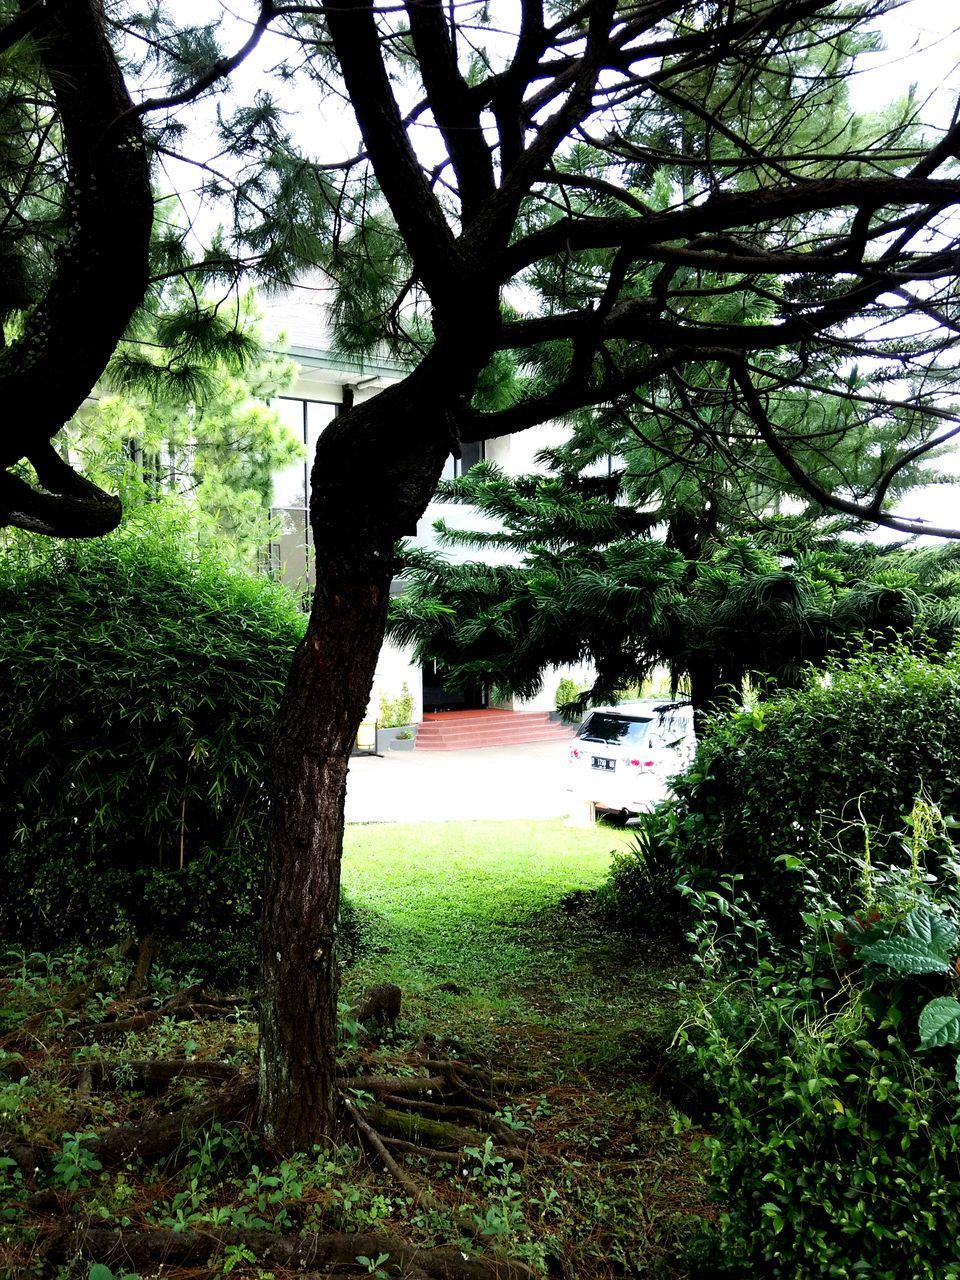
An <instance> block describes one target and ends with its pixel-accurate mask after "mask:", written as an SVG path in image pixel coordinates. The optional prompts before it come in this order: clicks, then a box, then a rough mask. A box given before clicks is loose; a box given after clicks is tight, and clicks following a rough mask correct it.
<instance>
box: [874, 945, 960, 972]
mask: <svg viewBox="0 0 960 1280" xmlns="http://www.w3.org/2000/svg"><path fill="white" fill-rule="evenodd" d="M860 954H861V955H862V956H863V957H864V959H866V960H870V961H872V962H873V963H874V964H883V965H886V966H887V968H888V969H893V970H894V972H896V973H943V972H944V971H945V970H947V969H949V968H950V957H949V956H947V955H944V954H943V952H942V951H940V950H939V949H938V948H936V947H934V946H933V945H932V944H931V943H929V942H924V941H923V940H922V939H920V938H884V939H883V941H881V942H872V943H871V944H870V945H869V946H868V947H863V949H862V950H861V952H860Z"/></svg>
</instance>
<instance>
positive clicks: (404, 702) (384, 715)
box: [377, 681, 413, 729]
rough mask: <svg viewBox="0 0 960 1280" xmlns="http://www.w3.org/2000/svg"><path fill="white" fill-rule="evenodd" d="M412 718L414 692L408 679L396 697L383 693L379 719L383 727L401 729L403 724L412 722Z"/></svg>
mask: <svg viewBox="0 0 960 1280" xmlns="http://www.w3.org/2000/svg"><path fill="white" fill-rule="evenodd" d="M412 720H413V694H412V693H411V692H410V686H409V685H408V684H407V682H406V681H404V682H403V685H402V686H401V688H400V694H399V696H398V697H396V698H390V697H388V696H387V694H385V693H381V695H380V715H379V717H378V720H377V723H378V724H379V725H380V728H381V729H399V728H400V727H401V726H403V725H407V724H410V723H411V721H412Z"/></svg>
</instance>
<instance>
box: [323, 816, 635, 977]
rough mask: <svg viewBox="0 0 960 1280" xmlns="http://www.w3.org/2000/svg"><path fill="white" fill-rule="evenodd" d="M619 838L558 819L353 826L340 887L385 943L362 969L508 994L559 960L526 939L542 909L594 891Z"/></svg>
mask: <svg viewBox="0 0 960 1280" xmlns="http://www.w3.org/2000/svg"><path fill="white" fill-rule="evenodd" d="M621 842H622V836H621V835H620V833H619V832H616V831H613V830H611V829H607V828H601V827H597V828H595V829H594V830H574V829H571V828H569V827H565V826H564V825H563V824H562V822H560V821H559V820H557V821H554V822H444V823H424V824H422V825H420V826H408V825H383V824H376V825H370V826H352V827H348V828H347V832H346V836H345V839H344V859H343V887H344V889H345V891H346V893H347V895H348V897H350V899H351V900H352V901H354V902H355V903H356V904H357V905H358V907H359V908H360V910H361V911H362V912H366V913H368V914H369V915H370V916H371V920H370V926H369V927H370V929H371V931H372V933H374V934H375V935H376V940H377V944H378V956H376V957H370V958H368V960H367V961H366V962H365V963H364V965H363V966H362V974H363V977H364V978H365V979H366V980H368V981H387V980H390V981H395V982H397V984H398V985H399V986H401V987H404V988H405V989H407V990H409V991H413V992H422V991H425V990H427V989H429V988H430V987H432V986H436V985H437V984H438V983H443V982H456V983H457V984H458V985H466V986H468V987H473V986H475V985H477V984H481V985H482V986H483V989H484V990H485V992H486V993H487V994H489V995H491V996H492V995H504V994H506V993H508V992H509V991H510V990H511V988H512V987H513V986H514V985H515V984H516V982H517V981H518V980H523V981H526V980H529V979H531V978H534V977H536V975H537V974H540V973H542V972H543V971H544V970H545V969H549V968H550V967H551V965H552V964H553V962H554V961H555V960H556V956H555V955H554V954H553V953H552V952H549V951H548V952H544V950H543V949H542V948H540V949H536V948H532V947H531V946H530V942H529V934H530V931H531V929H532V928H534V921H535V919H536V917H537V916H538V914H539V913H542V912H543V911H544V910H545V909H546V908H548V907H551V906H555V905H556V903H558V902H559V901H560V899H561V898H563V897H564V896H565V895H566V894H569V893H572V892H574V891H576V890H588V889H594V888H596V886H597V885H598V884H600V882H601V881H602V880H603V878H604V876H605V874H606V872H607V869H608V868H609V866H610V851H611V849H612V848H613V847H614V846H615V845H616V844H618V843H621ZM384 948H386V952H385V953H384V951H383V949H384ZM380 956H382V957H383V958H382V959H381V958H380ZM378 974H379V975H380V976H379V977H378V976H377V975H378Z"/></svg>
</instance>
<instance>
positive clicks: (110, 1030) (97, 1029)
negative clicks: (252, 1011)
mask: <svg viewBox="0 0 960 1280" xmlns="http://www.w3.org/2000/svg"><path fill="white" fill-rule="evenodd" d="M117 1007H118V1008H122V1007H123V1006H122V1005H118V1006H117ZM239 1009H240V1001H239V999H238V998H237V997H235V996H213V995H209V994H207V993H206V992H204V991H203V990H202V989H201V988H199V987H187V988H186V989H185V990H184V991H178V992H177V994H176V995H175V996H171V997H170V999H169V1000H167V1001H165V1002H164V1003H163V1004H162V1005H160V1006H159V1008H156V1009H144V1010H142V1011H141V1012H140V1013H134V1014H131V1015H130V1016H129V1017H125V1018H109V1019H105V1020H104V1021H102V1022H85V1023H81V1025H80V1026H78V1027H75V1028H74V1034H75V1035H77V1036H79V1037H80V1038H81V1039H84V1040H102V1039H104V1038H105V1037H107V1036H118V1035H124V1034H126V1032H128V1031H145V1030H146V1029H147V1027H150V1026H152V1025H153V1024H154V1023H155V1022H159V1021H160V1020H161V1019H162V1018H178V1019H182V1020H188V1019H192V1018H205V1019H211V1020H213V1019H216V1018H233V1017H235V1016H236V1015H237V1012H238V1010H239Z"/></svg>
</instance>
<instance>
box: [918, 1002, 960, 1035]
mask: <svg viewBox="0 0 960 1280" xmlns="http://www.w3.org/2000/svg"><path fill="white" fill-rule="evenodd" d="M918 1026H919V1028H920V1040H921V1043H922V1044H923V1045H924V1046H927V1047H929V1046H932V1045H943V1044H960V1001H957V1000H954V998H953V997H952V996H940V997H938V999H936V1000H931V1001H930V1003H929V1004H928V1005H927V1006H926V1008H924V1009H923V1010H922V1012H921V1014H920V1018H919V1021H918Z"/></svg>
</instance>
